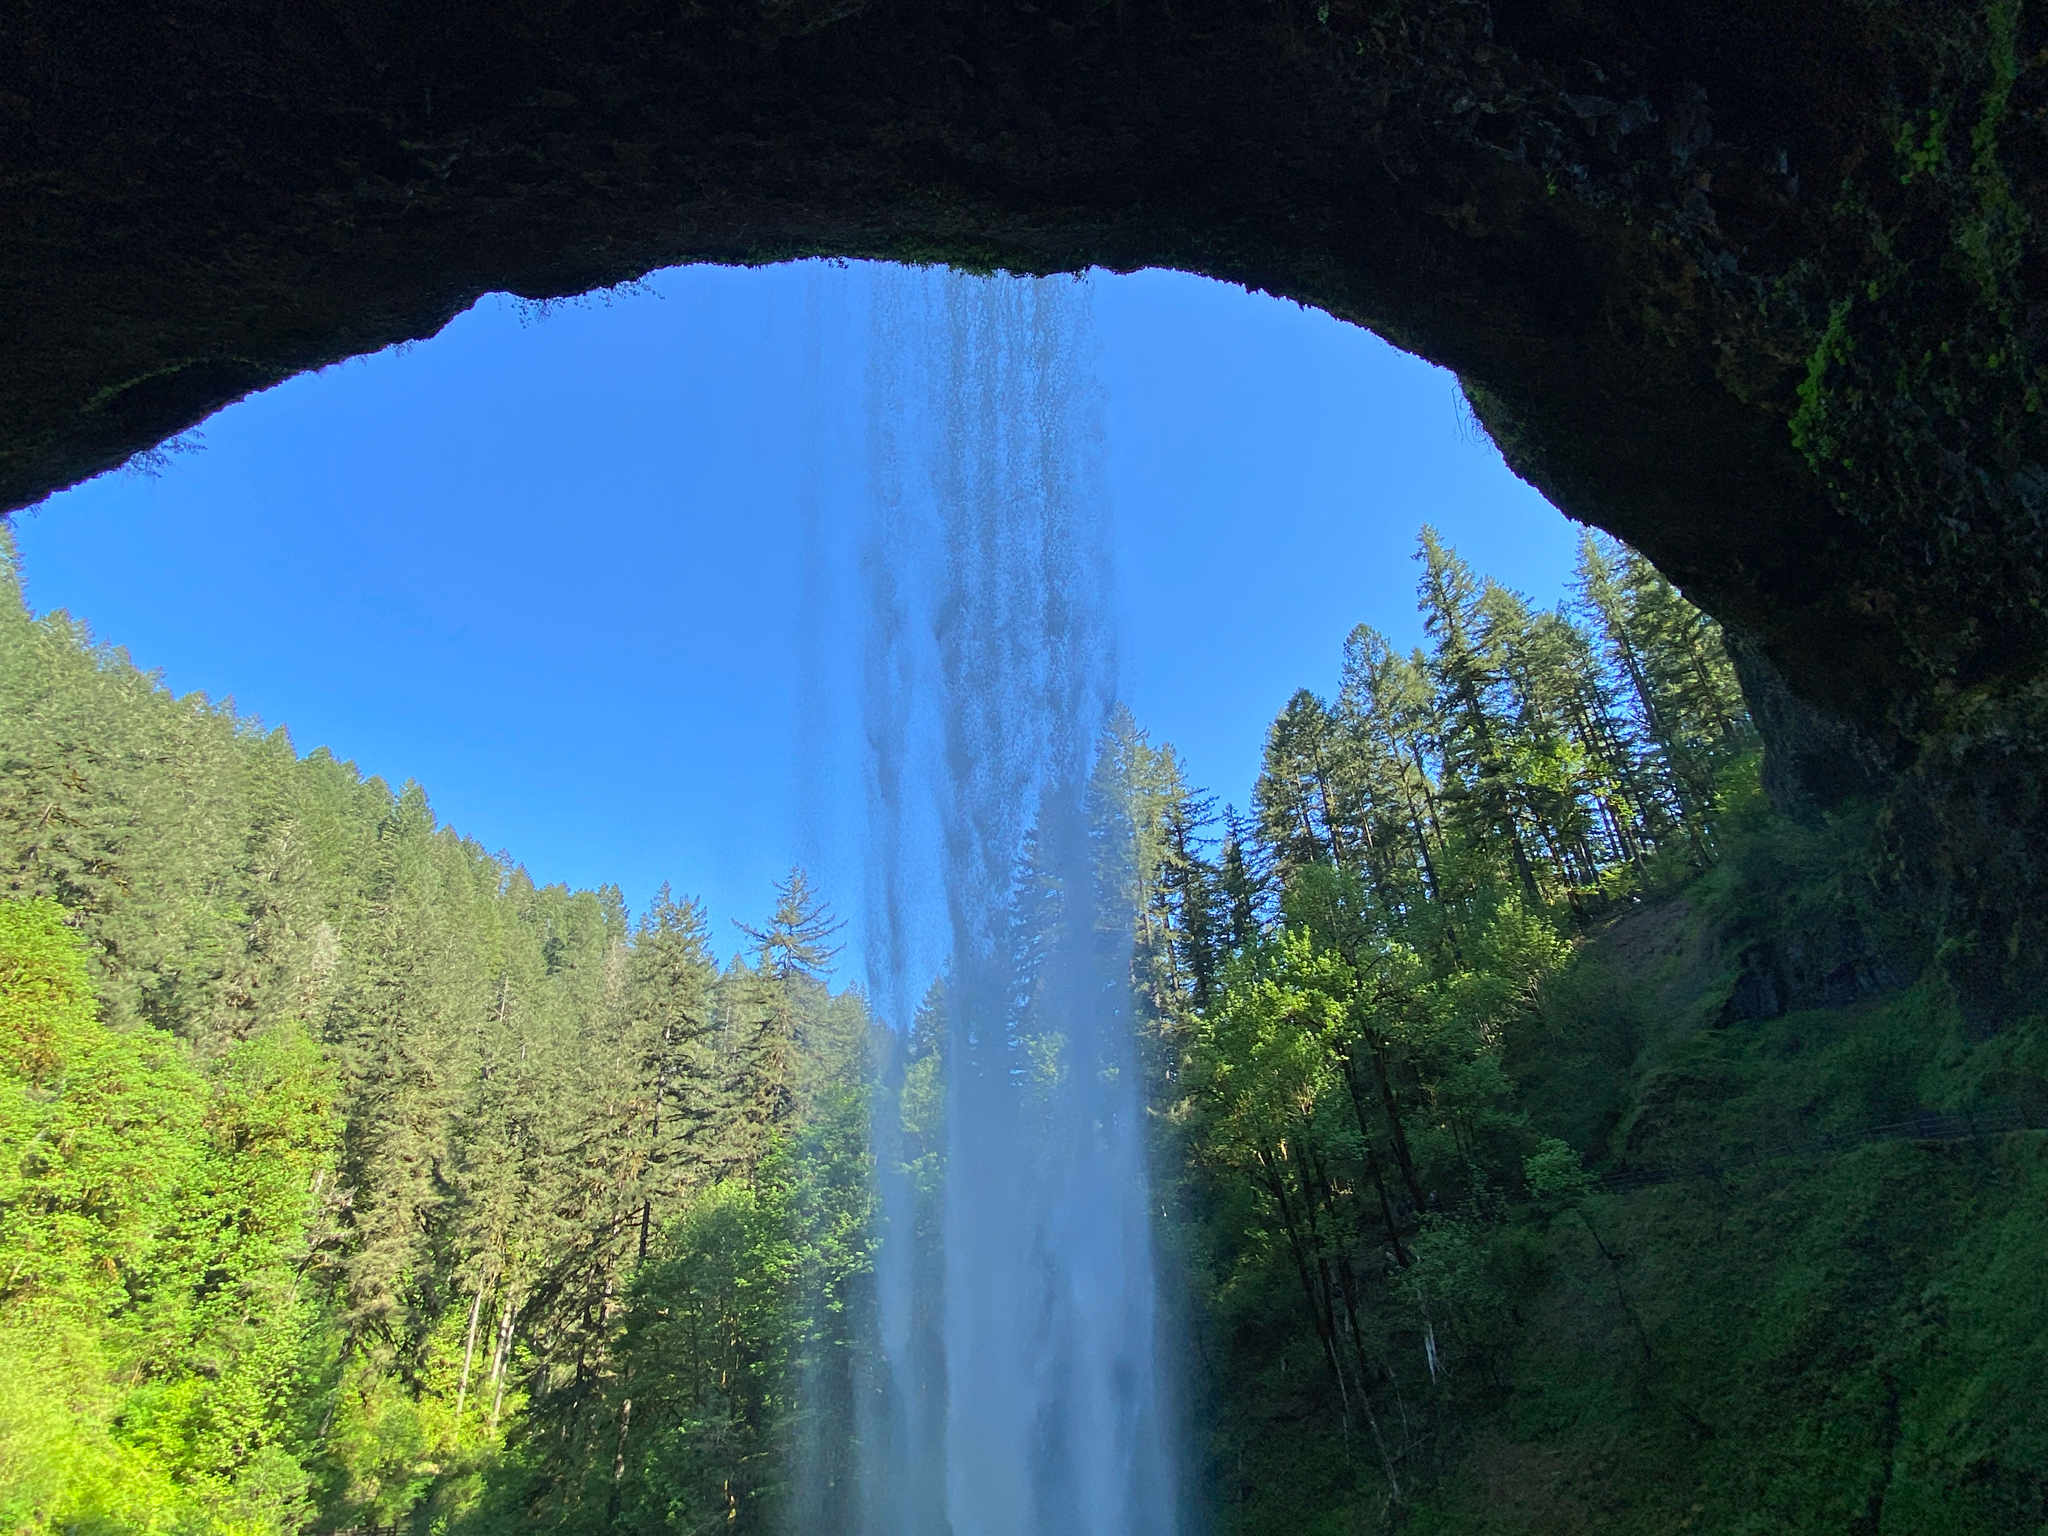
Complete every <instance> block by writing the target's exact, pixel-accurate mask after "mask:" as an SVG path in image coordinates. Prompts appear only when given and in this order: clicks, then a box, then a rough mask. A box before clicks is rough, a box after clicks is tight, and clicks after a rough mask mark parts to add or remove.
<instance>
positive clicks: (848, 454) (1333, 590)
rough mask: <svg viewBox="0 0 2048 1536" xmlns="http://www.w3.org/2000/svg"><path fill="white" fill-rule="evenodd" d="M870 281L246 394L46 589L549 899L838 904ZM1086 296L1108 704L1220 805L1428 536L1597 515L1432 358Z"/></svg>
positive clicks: (137, 483) (1296, 321)
mask: <svg viewBox="0 0 2048 1536" xmlns="http://www.w3.org/2000/svg"><path fill="white" fill-rule="evenodd" d="M863 284H864V274H863V273H862V272H861V271H860V270H859V269H858V268H851V269H849V268H841V267H828V266H820V265H817V264H807V265H805V266H802V267H780V268H769V269H763V270H756V271H737V270H729V269H715V268H694V269H683V270H678V271H673V272H668V273H663V274H660V275H658V276H656V277H654V278H652V279H650V280H649V282H648V283H646V284H644V285H642V286H641V288H640V289H638V290H635V291H630V292H625V293H620V294H615V295H611V296H609V297H607V298H599V299H593V300H590V301H586V302H584V303H582V304H576V305H568V306H562V307H558V308H554V309H552V310H550V311H548V312H546V313H544V314H536V313H534V312H533V311H532V310H531V309H530V308H529V307H527V306H523V305H520V304H518V303H517V302H515V301H512V300H507V299H497V298H487V299H485V300H483V301H482V302H481V303H479V304H478V305H477V306H476V307H475V308H474V309H472V310H471V311H469V312H468V313H467V314H465V315H463V316H461V317H459V318H458V319H457V320H455V321H454V323H453V324H451V325H450V326H449V327H448V328H447V329H446V330H444V331H443V332H442V333H441V335H439V336H438V337H436V338H434V339H433V340H431V341H426V342H421V343H419V344H417V345H415V346H411V347H408V348H403V349H394V350H392V351H389V352H385V353H381V354H379V355H377V356H375V357H371V358H365V359H358V360H356V361H354V362H351V363H347V364H344V365H342V366H340V367H336V368H332V369H329V370H327V371H325V372H323V373H319V374H315V375H309V376H306V377H302V378H298V379H294V380H292V381H290V382H289V383H286V384H284V385H281V386H280V387H278V388H276V389H274V390H271V391H269V392H267V393H265V394H263V395H259V396H256V397H255V398H253V399H250V400H247V401H244V402H242V403H241V404H240V405H237V406H234V407H231V408H230V409H228V410H226V411H223V412H222V413H221V414H220V415H218V416H216V417H215V418H213V419H212V420H211V421H209V422H207V423H206V424H205V426H204V427H203V428H202V429H201V431H200V435H199V440H198V444H197V451H194V452H189V453H183V454H176V455H173V456H172V457H171V459H170V462H169V464H168V465H167V467H165V468H164V470H163V471H162V473H161V474H160V475H158V476H157V477H156V478H149V477H146V476H142V475H138V474H135V473H133V472H127V473H116V474H113V475H108V476H103V477H102V478H100V479H99V480H96V481H94V482H92V483H90V484H88V485H85V486H82V487H79V488H78V489H76V490H73V491H70V492H66V493H64V494H62V495H59V496H56V497H53V498H52V499H51V500H49V501H48V502H46V503H44V504H43V505H42V506H41V507H40V508H38V509H36V510H33V511H31V512H28V513H25V514H22V515H20V516H18V517H17V518H16V519H15V529H16V535H17V539H18V542H19V544H20V546H21V550H22V555H23V562H24V566H25V574H26V577H27V586H28V596H29V602H30V604H31V606H32V607H34V608H35V609H36V610H37V611H38V612H41V611H46V610H48V609H53V608H66V609H69V610H70V611H71V612H72V613H73V614H75V615H77V616H79V617H81V618H84V619H85V620H87V621H88V622H89V623H90V624H91V625H92V626H93V628H94V630H95V631H96V633H97V634H98V635H99V636H100V637H101V638H102V639H105V640H109V641H112V642H115V643H117V644H120V645H124V646H126V647H127V648H128V649H129V651H130V652H131V653H132V655H133V656H134V658H135V660H136V661H137V662H138V663H139V664H140V665H142V666H144V667H147V668H160V669H161V670H162V671H163V673H164V676H165V678H166V679H167V681H168V682H169V683H170V684H171V686H173V687H174V688H176V689H178V690H179V691H181V692H182V691H185V690H188V689H194V688H197V689H202V690H204V691H205V692H207V693H209V694H211V695H214V696H216V697H218V696H223V695H232V696H233V697H234V699H235V700H236V702H237V704H238V705H239V706H240V707H241V708H242V709H244V710H245V711H250V712H254V713H256V714H258V715H260V716H262V717H263V718H264V719H265V720H266V721H269V722H273V723H282V724H285V725H288V726H289V727H290V728H291V731H292V736H293V739H294V740H295V741H296V743H297V744H298V746H299V748H300V749H301V750H302V751H303V750H308V749H310V748H312V747H314V746H319V745H325V746H328V747H330V748H331V749H332V750H333V751H334V752H335V753H336V755H337V756H340V757H343V758H348V759H352V760H354V761H355V762H356V763H357V764H359V765H360V766H361V767H362V768H363V770H364V771H365V772H369V773H376V774H380V775H382V776H384V777H385V778H386V779H388V780H390V781H391V782H392V783H393V784H397V783H400V782H402V781H404V780H405V779H407V778H416V779H418V780H419V781H420V782H421V783H422V784H423V785H424V786H425V787H426V789H427V792H428V795H429V797H430V798H431V800H432V802H433V804H434V806H435V808H436V810H437V811H438V812H439V814H440V815H441V816H442V817H443V818H444V819H445V820H447V821H450V822H452V823H453V824H454V825H455V826H456V827H457V828H459V829H460V830H462V831H464V832H466V833H469V834H470V835H472V836H474V837H477V838H478V839H480V840H481V841H482V842H484V843H485V844H487V845H488V846H490V847H493V848H505V849H508V850H509V851H510V852H511V853H512V855H513V856H514V857H515V858H517V859H518V860H519V861H520V862H522V863H524V864H525V865H526V866H527V868H528V869H529V870H531V872H532V873H533V875H534V876H535V878H536V879H539V880H541V881H543V882H550V881H568V882H570V883H572V884H576V885H596V884H600V883H605V882H615V883H617V884H619V885H620V886H622V887H623V888H624V890H625V893H626V896H627V899H628V900H629V901H630V902H631V903H633V904H634V906H635V907H636V908H637V907H638V906H640V905H642V904H644V903H645V901H646V900H647V898H648V896H649V895H651V894H652V892H653V890H654V889H655V887H656V886H658V885H659V884H660V883H661V882H662V881H663V880H669V881H671V882H673V883H674V884H675V886H676V887H677V888H678V889H679V890H680V891H682V892H686V893H691V894H696V895H700V896H702V897H703V898H704V899H705V901H706V904H707V905H708V907H709V908H710V911H711V914H712V916H713V919H714V922H715V923H716V925H717V927H718V929H719V930H720V931H721V932H722V933H727V934H729V933H730V931H731V930H730V929H729V928H727V927H726V919H727V918H731V917H756V916H758V915H759V914H760V912H761V910H762V908H763V905H764V903H765V902H766V901H767V899H768V892H769V886H770V883H771V882H772V881H773V880H774V879H775V878H776V876H778V875H779V874H780V873H781V872H782V871H783V870H785V869H786V868H787V867H788V865H789V864H790V863H791V861H792V860H793V859H796V858H799V857H801V858H804V859H805V860H806V862H808V863H811V864H812V865H813V866H814V867H818V868H819V869H820V872H821V874H822V875H823V877H824V880H825V883H826V885H827V889H828V894H830V895H832V896H834V897H835V898H839V899H840V903H841V905H842V906H843V907H844V908H845V909H848V910H851V909H852V908H853V907H854V906H855V905H856V898H857V895H858V891H857V887H856V886H854V885H852V884H849V883H848V879H849V875H850V872H849V871H848V870H847V869H846V868H845V867H844V866H845V863H846V861H847V859H848V858H850V857H851V856H852V855H851V854H850V852H849V849H851V848H852V847H853V846H854V841H853V839H851V838H850V836H849V835H848V832H847V829H846V828H844V827H842V826H838V825H836V824H835V823H836V822H837V820H838V819H839V818H840V816H841V814H842V812H841V810H840V809H839V807H840V806H841V805H842V804H843V802H844V798H845V797H844V796H843V795H835V794H833V793H830V792H825V793H821V792H820V785H819V778H820V774H821V773H825V774H827V776H829V774H830V772H833V771H838V770H827V769H821V767H820V765H819V763H818V762H817V761H816V760H815V759H816V757H817V744H818V743H819V742H820V741H821V740H823V739H825V738H826V737H827V736H829V735H830V734H831V733H832V732H833V731H835V730H838V729H841V728H842V727H843V725H844V723H845V722H846V721H848V720H850V718H851V717H850V714H849V713H848V712H847V706H846V705H845V701H843V700H840V699H836V698H829V697H821V696H820V691H819V687H818V685H817V684H816V683H815V681H814V682H813V683H811V684H810V685H808V686H807V685H806V683H805V679H804V676H803V673H804V670H805V668H804V661H805V657H806V656H807V655H808V656H812V657H815V656H816V655H817V654H818V649H817V648H818V647H819V646H820V645H821V644H823V645H824V646H825V647H827V648H828V649H829V648H830V647H832V646H834V645H835V644H841V643H843V644H845V645H848V646H852V645H857V644H858V643H859V639H858V635H857V634H842V633H841V631H842V630H843V628H844V627H845V625H844V621H843V620H842V619H841V618H840V617H836V616H837V615H840V614H842V613H843V612H845V611H847V610H848V607H849V605H848V604H847V603H846V602H844V601H842V600H838V599H834V598H833V597H832V596H831V593H830V591H829V589H830V587H831V585H832V583H833V581H834V580H835V577H834V575H833V573H832V571H831V569H829V568H828V567H827V565H826V564H825V563H823V562H821V560H820V559H819V558H818V557H817V555H816V554H815V553H813V555H812V557H811V558H810V559H808V560H807V559H806V555H805V549H806V546H805V544H804V541H803V539H802V537H801V536H800V535H801V531H802V529H803V527H804V526H805V517H806V515H807V514H806V512H805V510H804V508H805V505H806V499H807V497H809V498H810V505H811V507H812V508H813V510H812V511H811V512H810V513H809V514H808V515H809V516H810V517H811V518H813V519H823V520H824V521H825V523H826V524H828V525H831V526H830V527H828V533H830V532H835V531H837V524H838V522H840V521H843V520H844V519H845V518H846V517H847V516H848V515H849V514H848V512H847V508H849V507H852V506H857V504H858V501H859V497H860V495H861V490H862V485H863V480H862V477H863V475H864V471H863V470H861V469H860V468H859V467H858V466H857V464H856V462H855V459H854V455H853V449H852V446H851V444H852V441H853V440H854V439H855V438H856V437H857V435H858V433H857V422H858V409H857V407H855V408H854V410H853V413H852V420H853V421H854V422H855V423H856V425H855V426H854V427H851V428H849V427H848V426H847V425H846V422H845V420H844V417H845V414H846V413H845V412H843V411H838V412H836V413H835V407H836V406H838V405H843V404H844V401H845V397H846V396H847V395H848V394H850V393H852V392H854V391H857V389H858V387H859V378H860V372H859V364H858V360H857V358H855V357H854V356H853V355H852V353H853V352H854V351H855V350H856V346H855V342H854V338H856V337H857V336H859V335H861V334H864V332H863V331H862V326H863V325H864V321H862V320H861V319H860V314H861V309H860V294H861V291H862V288H863ZM1093 290H1094V304H1095V315H1096V326H1097V330H1098V334H1099V337H1100V342H1101V356H1102V370H1103V384H1104V390H1105V396H1106V404H1107V415H1108V438H1109V442H1108V448H1109V475H1110V482H1111V484H1110V492H1111V496H1112V499H1113V502H1114V507H1115V518H1116V527H1117V603H1118V609H1119V615H1118V616H1119V623H1120V628H1121V643H1120V656H1121V664H1122V674H1123V679H1124V693H1125V695H1126V697H1127V699H1128V700H1129V702H1130V704H1131V706H1132V707H1133V709H1134V710H1135V711H1136V713H1137V715H1138V718H1139V720H1140V722H1141V723H1142V724H1144V725H1145V726H1146V727H1147V728H1148V729H1149V730H1150V731H1151V733H1152V735H1153V737H1154V738H1155V739H1157V740H1166V741H1170V742H1172V743H1174V745H1175V746H1176V747H1178V748H1179V749H1180V751H1181V752H1182V754H1183V756H1184V758H1185V759H1186V761H1187V763H1188V766H1189V769H1190V773H1191V776H1192V778H1193V779H1194V780H1195V781H1196V782H1197V783H1199V784H1202V785H1205V786H1207V787H1208V788H1209V789H1211V790H1213V791H1214V792H1215V793H1216V794H1217V795H1218V796H1219V797H1220V798H1222V799H1224V800H1231V801H1235V802H1237V803H1238V804H1240V805H1242V804H1244V803H1245V802H1246V799H1247V797H1248V793H1249V789H1250V785H1251V781H1252V778H1253V776H1254V774H1255V773H1256V771H1257V764H1258V755H1259V750H1260V746H1261V743H1262V741H1263V737H1264V732H1265V727H1266V725H1267V723H1268V721H1270V720H1271V718H1272V716H1273V715H1274V713H1275V712H1276V711H1277V710H1278V709H1279V707H1280V706H1281V704H1283V703H1284V702H1285V700H1286V698H1287V696H1288V695H1289V694H1290V693H1291V692H1292V691H1293V690H1294V689H1296V688H1298V687H1302V686H1308V687H1313V688H1316V689H1318V690H1328V689H1329V688H1330V687H1331V686H1332V684H1333V683H1334V680H1335V676H1336V671H1337V665H1338V660H1339V650H1340V647H1341V645H1342V642H1343V639H1344V636H1345V634H1346V633H1347V632H1348V631H1349V629H1350V627H1351V626H1352V625H1353V624H1355V623H1357V622H1359V621H1360V620H1365V621H1368V622H1371V623H1373V624H1376V625H1378V626H1379V627H1380V628H1382V629H1384V630H1386V631H1387V632H1388V633H1389V634H1390V635H1391V636H1392V637H1393V638H1394V639H1395V640H1396V641H1397V642H1398V643H1402V644H1414V643H1416V642H1418V641H1419V640H1420V638H1421V635H1420V627H1419V622H1418V620H1417V617H1416V613H1415V602H1414V590H1415V574H1416V572H1415V566H1414V563H1413V561H1412V560H1411V559H1410V555H1411V553H1412V551H1413V548H1414V542H1415V533H1416V529H1417V527H1418V526H1419V525H1420V524H1421V523H1423V522H1425V521H1427V522H1431V523H1434V524H1435V525H1436V526H1437V527H1438V528H1439V530H1441V531H1442V532H1443V533H1444V535H1445V536H1446V537H1447V538H1448V539H1449V540H1450V541H1451V542H1453V543H1454V544H1456V545H1457V546H1458V547H1459V548H1460V549H1461V550H1462V552H1463V553H1464V554H1465V555H1466V556H1467V557H1468V558H1469V559H1470V560H1471V561H1472V562H1473V564H1474V565H1476V566H1477V567H1479V568H1480V569H1481V570H1483V571H1485V572H1487V573H1489V574H1492V575H1494V576H1497V577H1499V578H1500V579H1502V580H1504V581H1506V582H1508V583H1509V584H1511V585H1513V586H1516V587H1518V588H1520V589H1521V590H1522V591H1524V592H1525V593H1527V594H1528V595H1529V596H1530V597H1532V598H1533V599H1535V600H1536V601H1538V602H1542V603H1550V602H1555V601H1556V600H1557V598H1558V597H1559V596H1560V595H1561V593H1562V591H1563V589H1564V586H1565V584H1566V582H1567V581H1568V580H1569V577H1570V571H1571V565H1572V560H1573V552H1574V547H1575V540H1576V534H1577V530H1576V528H1575V526H1574V525H1572V524H1570V523H1568V522H1567V521H1566V520H1565V519H1564V518H1563V517H1561V516H1560V515H1559V514H1558V513H1557V512H1556V511H1555V510H1553V509H1552V508H1551V507H1550V506H1549V505H1548V504H1547V503H1546V502H1545V501H1544V500H1543V499H1542V498H1541V497H1540V496H1538V495H1537V494H1536V492H1535V491H1533V490H1531V489H1530V488H1529V487H1528V486H1526V485H1524V484H1523V483H1521V482H1520V481H1519V480H1517V479H1516V478H1515V477H1514V476H1513V475H1512V474H1511V473H1509V471H1508V470H1507V468H1506V466H1505V465H1503V464H1502V463H1501V461H1500V458H1499V456H1498V455H1497V454H1496V453H1495V452H1494V451H1493V449H1492V447H1491V446H1490V445H1488V444H1487V443H1485V442H1484V441H1483V439H1475V437H1474V435H1473V434H1472V433H1471V432H1470V431H1469V430H1468V429H1467V428H1466V427H1465V426H1464V424H1463V422H1462V420H1461V414H1460V411H1459V409H1458V403H1457V399H1456V396H1455V393H1454V383H1453V380H1452V379H1451V377H1450V375H1448V374H1446V373H1444V372H1442V371H1440V370H1438V369H1435V368H1432V367H1430V366H1428V365H1427V364H1424V363H1422V362H1420V361H1418V360H1416V359H1414V358H1412V357H1408V356H1406V355H1404V354H1402V353H1400V352H1398V351H1396V350H1394V349H1393V348H1391V347H1389V346H1387V345H1386V344H1385V343H1384V342H1381V341H1379V340H1378V339H1377V338H1375V337H1373V336H1371V335H1370V334H1368V333H1367V332H1364V331H1361V330H1358V329H1356V328H1354V327H1350V326H1345V325H1341V324H1339V323H1337V322H1335V321H1333V320H1331V319H1329V318H1328V317H1327V316H1324V315H1322V314H1319V313H1316V312H1312V311H1306V310H1303V309H1301V308H1299V307H1298V306H1296V305H1293V304H1290V303H1284V302H1281V301H1278V300H1275V299H1272V298H1269V297H1266V296H1264V295H1258V294H1247V293H1245V292H1243V291H1242V290H1239V289H1235V288H1230V287H1226V286H1224V285H1221V284H1217V283H1212V282H1208V281H1205V280H1202V279H1197V278H1191V277H1187V276H1184V275H1181V274H1176V273H1162V272H1149V273H1140V274H1137V275H1134V276H1129V277H1115V276H1108V275H1098V276H1096V277H1095V278H1094V279H1093ZM828 422H837V423H838V424H837V425H836V426H835V425H829V424H828ZM821 485H822V487H823V490H822V493H821V492H820V490H819V487H820V486H821ZM827 542H830V541H829V539H828V541H827ZM812 547H813V549H814V550H815V545H814V546H812ZM821 625H822V626H824V632H823V633H822V634H821V632H820V626H821ZM821 720H823V721H825V722H826V723H825V724H822V725H821V723H820V722H821ZM832 721H837V722H839V725H836V726H835V725H832V724H831V723H830V722H832ZM828 755H829V754H828ZM827 790H828V791H829V786H827ZM841 885H844V886H845V887H846V888H845V889H844V890H843V891H842V890H839V889H836V888H835V887H838V886H841Z"/></svg>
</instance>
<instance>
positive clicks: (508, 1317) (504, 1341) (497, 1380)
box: [488, 1293, 519, 1435]
mask: <svg viewBox="0 0 2048 1536" xmlns="http://www.w3.org/2000/svg"><path fill="white" fill-rule="evenodd" d="M518 1320H519V1304H518V1303H517V1302H516V1301H514V1300H512V1298H511V1295H510V1293H507V1295H506V1298H505V1316H504V1321H503V1322H502V1323H500V1324H499V1327H498V1347H497V1349H496V1350H495V1351H494V1352H493V1354H492V1357H491V1423H490V1429H489V1431H488V1433H490V1434H493V1435H495V1434H496V1433H497V1432H498V1415H499V1414H500V1413H501V1412H503V1411H504V1407H505V1367H506V1365H507V1364H509V1363H510V1361H511V1359H512V1329H513V1326H514V1324H516V1323H517V1322H518Z"/></svg>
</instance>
